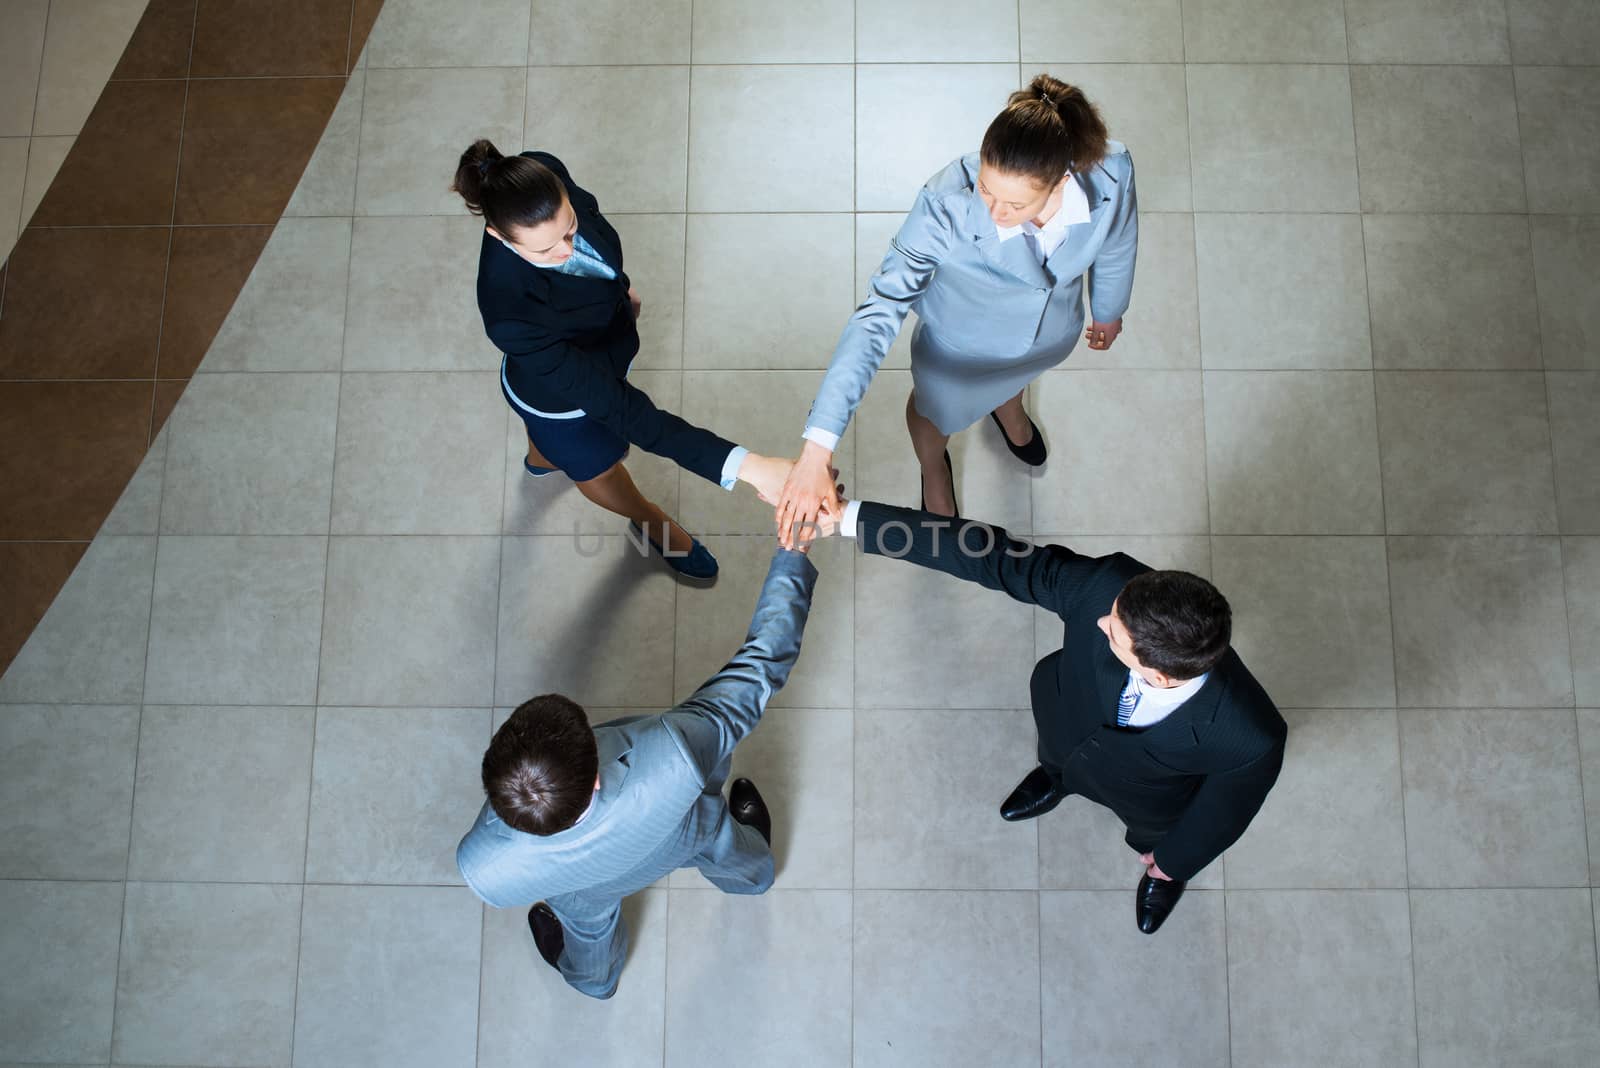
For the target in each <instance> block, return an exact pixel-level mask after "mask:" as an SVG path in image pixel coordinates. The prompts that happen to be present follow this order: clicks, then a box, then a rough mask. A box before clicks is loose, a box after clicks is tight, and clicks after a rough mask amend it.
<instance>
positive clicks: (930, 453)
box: [906, 390, 956, 516]
mask: <svg viewBox="0 0 1600 1068" xmlns="http://www.w3.org/2000/svg"><path fill="white" fill-rule="evenodd" d="M916 400H917V394H916V392H915V391H914V390H913V391H912V393H911V396H909V397H907V398H906V429H907V430H909V431H911V447H912V449H914V450H916V454H917V463H919V464H921V465H922V496H923V499H924V500H926V501H927V502H928V511H930V512H934V513H936V514H938V515H951V516H953V515H955V514H956V488H955V486H954V485H952V484H951V482H950V473H949V471H947V470H946V469H945V466H944V450H945V448H946V446H948V445H949V444H950V436H949V435H948V434H941V433H939V428H938V427H936V426H934V425H933V423H932V421H930V420H929V419H927V418H926V417H925V416H923V415H921V414H920V413H919V412H918V411H917V405H916Z"/></svg>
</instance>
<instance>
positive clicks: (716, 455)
mask: <svg viewBox="0 0 1600 1068" xmlns="http://www.w3.org/2000/svg"><path fill="white" fill-rule="evenodd" d="M488 333H489V338H490V340H492V341H493V342H494V343H495V345H496V346H498V347H499V349H500V351H501V352H504V353H506V354H508V355H513V356H517V357H519V358H521V360H522V363H523V367H524V368H525V369H526V370H528V371H530V372H531V373H532V374H534V375H535V376H537V378H538V380H539V382H540V384H541V385H542V386H543V387H544V389H546V390H548V391H549V392H550V393H552V394H554V395H555V396H558V397H561V398H562V399H563V400H564V401H565V402H566V403H568V404H570V405H572V406H573V407H574V408H582V409H583V410H584V411H585V412H587V413H588V414H589V415H590V416H592V417H594V418H595V419H597V420H599V421H600V422H601V423H603V424H604V425H605V426H606V428H607V429H609V430H611V431H612V432H613V433H615V434H617V435H618V436H619V437H623V438H626V439H627V440H628V441H631V442H632V443H633V444H635V445H637V446H639V447H640V448H641V449H644V450H645V451H647V452H653V453H655V454H656V455H658V456H665V457H666V458H667V459H669V460H672V461H674V462H675V463H677V464H678V465H679V466H681V467H683V468H684V469H686V470H688V471H691V472H693V473H694V474H697V475H699V476H700V477H701V478H704V479H706V480H708V481H710V482H715V483H717V484H718V485H721V484H722V467H723V464H724V463H725V462H726V461H727V459H728V454H729V453H730V452H732V451H733V449H734V445H733V443H732V442H731V441H728V440H727V439H726V438H722V437H720V436H718V435H716V434H713V433H712V432H711V431H709V430H703V429H701V428H700V427H697V426H695V425H694V424H692V423H689V422H687V421H686V420H684V419H681V418H679V417H678V416H676V415H673V414H672V413H671V412H664V411H662V410H661V409H660V408H657V407H656V405H655V402H654V401H652V400H651V399H650V397H649V395H648V394H646V393H645V392H644V391H643V390H641V389H639V388H638V387H636V386H633V385H631V384H630V383H629V382H627V381H626V380H625V379H619V378H617V376H616V375H615V374H613V373H612V371H611V368H610V366H609V365H607V364H606V363H604V362H603V361H602V360H600V359H599V358H597V357H596V356H594V355H593V354H592V353H588V352H585V351H584V350H583V349H580V348H578V347H577V346H575V345H573V344H571V343H570V342H569V341H568V340H567V339H565V338H563V337H560V336H558V335H556V334H554V333H552V332H551V331H549V330H547V329H544V328H542V327H541V326H540V325H539V324H538V323H536V322H532V321H529V320H526V319H520V320H501V321H499V322H494V323H490V324H488Z"/></svg>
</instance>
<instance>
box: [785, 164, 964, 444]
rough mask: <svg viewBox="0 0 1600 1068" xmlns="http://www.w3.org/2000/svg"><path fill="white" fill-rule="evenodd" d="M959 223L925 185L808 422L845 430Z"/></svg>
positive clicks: (849, 327)
mask: <svg viewBox="0 0 1600 1068" xmlns="http://www.w3.org/2000/svg"><path fill="white" fill-rule="evenodd" d="M954 226H955V221H954V220H953V219H952V218H951V216H950V213H949V211H948V210H947V209H946V208H945V207H944V206H943V205H942V204H940V203H939V202H938V201H936V200H935V199H934V198H933V196H932V195H931V194H930V193H929V192H928V190H927V189H926V188H924V189H923V190H922V191H921V192H920V193H918V194H917V202H916V204H914V205H913V206H912V208H911V213H910V214H909V215H907V216H906V221H905V222H904V223H903V224H902V225H901V227H900V232H899V233H897V234H896V235H895V236H894V239H893V240H892V241H890V242H889V251H888V252H887V253H885V254H884V257H883V263H882V264H881V265H880V266H879V267H878V273H877V274H875V275H873V276H872V281H871V283H870V284H869V285H868V289H867V299H866V300H865V301H863V302H862V303H861V305H860V306H859V307H857V308H856V310H855V313H854V314H853V315H851V316H850V321H849V322H847V323H846V324H845V327H844V333H843V334H841V335H840V337H839V344H838V345H837V346H836V347H835V348H834V350H833V359H832V360H830V361H829V363H828V373H827V375H825V376H824V377H823V379H822V386H821V388H819V389H818V390H817V397H816V400H815V401H813V402H812V405H811V414H810V415H809V416H807V418H806V426H808V427H815V428H817V429H818V430H823V431H826V432H828V433H830V434H834V435H839V434H843V433H844V431H845V427H846V426H848V425H849V423H850V417H851V416H852V415H854V414H855V410H856V406H857V405H859V404H860V403H861V398H862V397H864V396H866V393H867V386H869V385H870V384H871V383H872V378H873V376H874V375H876V374H877V373H878V368H879V367H881V366H882V365H883V361H884V358H885V357H886V356H888V354H889V347H890V346H891V345H893V344H894V339H895V336H896V335H898V334H899V333H900V327H901V325H902V324H903V323H904V322H905V320H906V315H907V314H908V313H909V312H910V311H911V307H912V305H914V304H916V302H917V301H918V300H919V299H920V298H921V296H922V292H923V290H925V289H927V288H928V283H929V282H930V281H932V280H933V274H934V271H936V270H937V269H938V267H939V263H940V262H941V261H942V260H943V259H944V258H945V256H946V254H948V252H949V250H950V240H951V235H952V234H953V232H954Z"/></svg>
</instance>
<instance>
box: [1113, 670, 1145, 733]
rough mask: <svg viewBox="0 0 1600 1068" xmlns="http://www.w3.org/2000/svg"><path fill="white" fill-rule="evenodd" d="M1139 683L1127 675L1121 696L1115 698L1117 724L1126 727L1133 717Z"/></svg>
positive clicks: (1137, 703) (1137, 704) (1137, 705)
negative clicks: (1126, 681) (1126, 683)
mask: <svg viewBox="0 0 1600 1068" xmlns="http://www.w3.org/2000/svg"><path fill="white" fill-rule="evenodd" d="M1141 696H1143V695H1142V694H1141V693H1140V692H1139V684H1138V683H1137V682H1134V681H1133V676H1132V675H1129V676H1128V685H1127V686H1125V687H1123V690H1122V696H1121V697H1120V698H1118V699H1117V726H1119V727H1126V726H1127V725H1128V721H1129V720H1131V719H1132V718H1133V710H1134V709H1136V708H1138V707H1139V698H1140V697H1141Z"/></svg>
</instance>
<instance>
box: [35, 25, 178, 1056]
mask: <svg viewBox="0 0 1600 1068" xmlns="http://www.w3.org/2000/svg"><path fill="white" fill-rule="evenodd" d="M52 6H53V0H52ZM198 11H199V9H198V7H197V8H196V15H195V19H194V21H191V22H190V24H189V49H190V52H191V54H192V53H193V50H194V33H195V25H194V24H195V22H197V21H198V20H199V14H198ZM40 77H41V78H42V77H43V65H42V63H41V68H40ZM188 110H189V85H188V82H187V81H185V82H184V88H183V107H182V109H181V112H180V118H179V123H178V166H177V167H176V168H174V170H175V173H174V175H173V179H172V210H171V218H169V220H168V222H169V226H168V228H167V259H166V262H165V263H164V264H163V265H162V266H163V270H164V273H163V276H162V279H163V280H162V285H161V317H160V319H159V320H158V321H157V328H156V373H159V372H160V368H161V326H162V325H163V324H164V323H165V320H166V301H167V283H166V279H167V278H168V276H170V274H171V270H172V239H173V233H174V231H173V229H172V227H171V226H170V223H171V222H174V221H176V218H177V212H178V180H179V178H180V176H181V173H182V169H183V130H184V126H186V125H187V120H188ZM74 143H75V144H76V142H74ZM42 202H43V201H42V199H41V203H42ZM155 394H156V387H155V384H154V382H153V381H152V383H151V387H150V417H149V423H148V425H147V427H146V430H145V454H146V455H148V454H149V452H150V448H151V446H152V444H153V439H154V437H155ZM166 444H167V446H168V448H166V449H164V450H163V453H162V457H161V489H160V490H159V491H158V493H157V494H156V532H155V535H154V541H155V552H153V553H152V554H151V560H150V607H149V611H148V613H147V614H146V616H145V630H144V669H143V671H142V672H141V674H140V678H139V715H138V722H137V733H136V734H135V736H134V743H133V789H132V790H131V791H130V793H129V797H128V852H127V855H126V857H125V859H124V861H123V871H122V914H121V916H119V917H118V921H117V923H118V927H117V964H116V970H115V971H114V972H113V973H112V980H111V988H112V999H111V1043H110V1044H111V1047H112V1048H111V1054H110V1055H111V1056H113V1057H114V1056H115V1053H116V1050H115V1044H116V1035H117V1002H118V1000H119V999H118V998H117V996H116V994H117V993H118V992H119V991H120V988H121V986H122V945H123V939H124V938H125V937H126V934H127V926H128V884H129V880H128V872H129V868H130V867H131V865H132V863H133V817H134V812H135V811H136V809H135V806H136V805H137V804H138V799H139V759H140V756H141V748H142V746H143V741H144V709H145V703H146V697H147V692H146V691H147V688H148V686H149V682H150V644H151V638H152V635H153V634H154V632H155V616H156V578H157V576H158V575H159V574H160V570H161V513H162V512H163V511H165V510H166V498H167V474H168V471H167V457H168V454H169V453H170V452H171V448H170V446H171V444H172V436H171V435H168V437H167V441H166ZM135 476H137V472H135ZM115 507H116V506H115V505H112V508H113V509H114V508H115ZM108 514H109V513H108ZM102 522H103V520H102ZM87 552H88V551H87V550H85V555H87ZM80 563H81V561H80Z"/></svg>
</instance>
